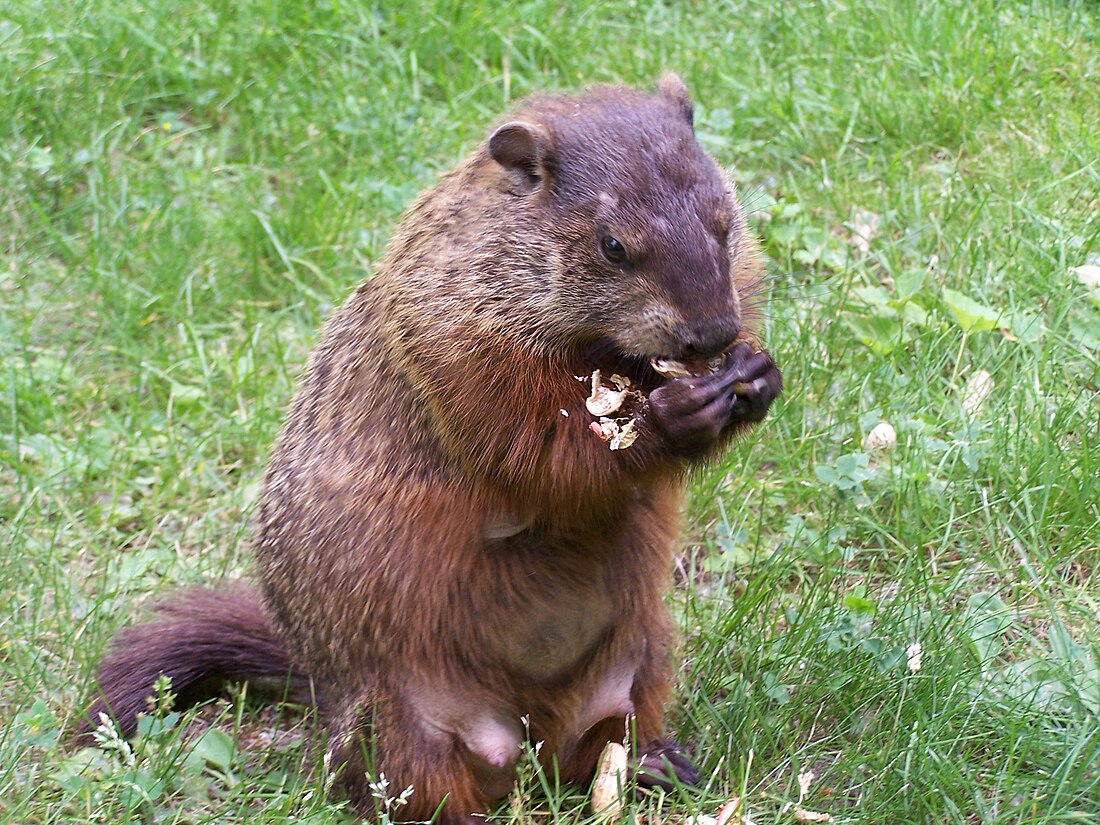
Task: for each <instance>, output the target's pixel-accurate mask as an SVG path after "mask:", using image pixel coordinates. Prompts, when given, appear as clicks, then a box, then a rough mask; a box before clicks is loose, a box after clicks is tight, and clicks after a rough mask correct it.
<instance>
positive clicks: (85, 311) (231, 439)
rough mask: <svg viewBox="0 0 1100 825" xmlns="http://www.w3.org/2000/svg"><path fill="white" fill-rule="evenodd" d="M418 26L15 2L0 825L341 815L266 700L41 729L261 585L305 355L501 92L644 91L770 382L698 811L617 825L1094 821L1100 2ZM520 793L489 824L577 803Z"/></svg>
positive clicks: (706, 658) (469, 141)
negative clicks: (193, 720) (746, 283)
mask: <svg viewBox="0 0 1100 825" xmlns="http://www.w3.org/2000/svg"><path fill="white" fill-rule="evenodd" d="M400 5H401V4H397V3H394V4H378V5H376V6H368V5H366V4H360V3H355V2H350V1H349V2H344V1H343V0H324V2H316V3H308V4H307V3H300V4H296V3H278V2H260V1H259V0H242V2H233V3H231V2H221V0H208V2H202V0H172V2H169V0H147V2H137V0H86V2H80V3H74V2H59V1H56V2H40V1H39V0H21V2H4V3H0V138H2V139H0V170H2V172H3V174H2V175H0V241H2V252H0V255H2V257H0V391H2V392H0V398H2V403H0V536H2V542H3V549H2V551H0V581H2V582H3V586H2V587H0V666H2V676H0V678H2V684H0V822H5V823H7V822H10V823H16V822H19V823H45V822H56V823H88V822H112V823H113V822H120V821H125V820H127V819H128V818H131V817H132V818H134V819H136V820H140V821H150V822H154V821H155V822H189V823H190V822H219V823H230V822H241V823H244V822H272V823H278V822H291V821H293V822H329V821H339V820H340V817H341V814H339V813H338V812H337V808H338V806H339V801H338V800H337V799H334V798H327V797H326V795H325V793H324V771H323V766H321V765H320V764H319V763H318V761H317V760H316V759H314V758H313V757H312V756H311V754H310V753H309V752H308V751H307V750H306V749H305V747H304V745H303V737H302V736H300V735H298V734H299V733H300V732H301V729H302V726H303V725H305V724H307V722H304V721H303V720H302V719H301V717H300V716H297V715H295V714H294V713H292V712H291V713H288V714H285V718H284V719H282V721H279V720H276V719H275V718H274V716H273V715H272V714H271V711H267V710H263V709H262V707H261V706H260V705H257V704H256V703H252V702H248V701H246V702H244V703H240V702H238V703H234V704H233V705H231V706H223V707H222V708H221V711H220V713H221V715H220V722H219V723H218V726H217V727H216V728H214V729H213V732H212V733H206V734H205V735H202V736H201V738H200V739H199V740H197V743H196V741H195V740H190V741H188V742H182V741H181V739H180V737H179V736H178V732H179V730H180V729H181V727H182V726H183V724H184V722H183V721H180V720H176V719H175V718H174V717H169V718H168V719H167V720H165V721H163V722H162V723H161V724H160V725H159V727H155V728H154V729H152V730H149V731H147V735H146V736H145V737H144V738H143V739H142V740H140V742H139V743H138V745H136V746H135V747H134V748H133V749H130V748H128V747H124V746H122V745H119V744H118V743H116V744H115V746H114V749H113V750H112V749H111V748H107V749H106V750H103V751H81V752H76V753H74V752H73V751H72V750H71V749H66V748H64V747H62V746H60V745H59V744H58V740H57V737H58V731H59V728H60V727H61V726H63V725H64V724H65V723H66V721H67V720H68V719H69V718H70V714H71V713H72V708H73V707H74V704H75V703H77V702H78V700H79V699H80V697H81V696H82V695H83V692H84V691H85V690H86V687H87V684H88V680H89V672H90V668H91V665H92V663H93V661H94V660H95V658H96V656H97V655H98V654H99V653H100V652H101V650H102V648H103V646H104V644H105V643H106V640H107V639H108V637H109V635H110V634H111V633H112V632H113V630H114V629H115V628H116V627H117V626H119V625H120V624H121V623H122V622H124V621H126V620H128V619H129V618H132V617H133V616H134V615H136V614H137V612H138V605H139V603H141V602H142V601H144V600H147V599H148V598H150V597H154V596H156V595H157V594H164V593H166V592H168V591H170V590H171V589H172V588H174V587H177V586H179V585H181V584H186V583H194V582H199V581H204V580H208V579H211V578H217V577H221V576H225V575H228V576H237V575H240V574H242V573H245V572H246V571H247V569H248V556H249V552H248V546H247V538H248V536H249V513H250V509H251V507H252V505H253V503H254V502H255V498H256V491H257V482H258V479H259V477H260V473H261V469H262V466H263V461H264V457H265V454H266V452H267V450H268V449H269V446H270V444H271V442H272V439H273V437H274V434H275V431H276V428H277V426H278V423H279V421H280V418H281V416H282V413H283V409H284V407H285V404H286V401H287V399H288V397H289V395H290V393H291V391H292V387H293V383H294V380H295V377H296V375H297V374H298V371H299V370H300V368H301V365H302V364H303V361H304V358H305V354H306V352H307V351H308V349H309V347H310V345H311V342H312V341H313V340H314V336H315V331H316V329H317V327H318V325H319V323H320V322H321V320H322V319H323V318H324V316H325V314H326V313H327V312H328V311H329V310H330V309H331V307H332V306H333V304H334V303H335V302H338V301H340V300H341V299H342V297H343V296H344V295H345V294H347V292H348V291H349V289H350V288H351V287H352V285H353V284H355V283H356V282H357V281H358V280H360V279H361V278H362V277H363V276H364V274H365V273H366V272H368V271H369V269H370V266H371V263H372V262H373V261H375V260H377V258H378V257H379V254H380V252H381V250H382V248H383V245H384V243H385V240H386V238H387V237H388V234H389V233H390V231H391V229H392V227H393V225H394V222H395V220H396V218H397V216H398V214H399V212H400V210H401V209H402V208H403V206H404V205H405V204H406V203H407V202H408V201H409V199H410V198H411V197H412V196H413V195H414V194H415V193H416V192H417V191H418V190H420V189H421V188H423V187H424V186H425V185H426V184H427V183H429V182H430V181H431V180H433V178H434V177H435V176H436V174H437V173H438V172H439V171H441V170H442V169H445V168H447V167H448V166H450V165H451V164H453V163H454V161H455V160H456V159H457V158H458V157H460V156H461V155H462V154H463V153H464V152H465V151H468V150H469V149H470V147H472V146H473V145H474V144H475V143H476V141H477V140H479V139H480V137H481V136H482V134H483V133H484V129H485V127H486V124H487V123H489V122H490V121H492V120H493V119H494V118H495V116H496V115H497V114H498V113H499V112H501V111H502V110H503V109H504V108H506V106H507V104H508V102H509V101H510V100H513V99H515V98H517V97H519V96H522V95H523V94H525V93H527V92H529V91H532V90H535V89H542V88H563V89H570V88H577V87H579V86H581V85H583V84H585V83H587V82H590V81H605V80H624V81H627V82H631V83H637V84H650V83H652V82H653V81H654V80H655V79H656V78H657V77H658V76H659V74H660V72H661V71H662V70H663V69H665V68H675V69H677V70H679V71H680V72H681V73H682V74H683V76H684V78H685V80H686V82H687V84H688V85H689V87H690V88H691V89H692V91H693V93H694V95H695V97H696V98H697V100H698V109H697V124H698V129H699V133H700V135H701V137H702V138H703V140H705V141H706V144H707V146H708V147H709V148H710V149H711V150H712V151H713V152H714V154H715V155H716V157H717V158H718V159H719V160H720V162H721V163H723V164H724V165H727V166H729V167H731V168H732V169H734V170H735V171H734V174H735V177H736V179H737V180H738V182H739V185H740V188H741V192H742V196H743V198H744V199H745V200H746V202H747V203H748V204H749V205H750V207H751V208H752V209H753V211H754V224H755V226H756V228H757V231H758V232H759V233H760V234H761V235H762V237H763V238H764V241H765V248H766V250H767V254H768V256H769V268H770V270H771V272H772V274H773V287H774V288H773V290H772V296H771V302H770V304H769V307H768V316H769V318H770V322H769V330H768V339H769V341H770V344H771V347H772V349H773V351H774V352H775V354H776V357H777V359H778V360H779V361H780V363H781V364H782V366H783V368H784V371H785V375H786V380H787V385H788V389H787V392H786V395H785V396H784V397H783V399H782V400H781V402H779V403H778V404H777V405H776V407H775V408H774V410H773V414H772V416H771V418H770V419H769V421H768V422H767V423H766V424H765V425H764V426H763V427H762V428H761V429H760V431H759V434H758V436H757V437H756V438H755V439H754V440H753V441H752V442H751V443H746V444H743V445H741V446H740V447H739V448H738V449H736V450H735V451H733V452H732V453H731V454H730V456H729V457H728V459H727V460H726V461H725V462H724V464H723V465H722V466H720V467H718V468H715V469H714V470H713V471H710V472H707V473H706V474H704V475H701V476H700V477H699V478H698V479H697V480H696V483H695V485H694V496H693V504H692V508H691V512H690V518H689V524H690V532H689V534H688V536H686V537H685V545H684V554H683V563H682V568H681V570H680V576H679V583H680V589H679V590H678V592H677V594H676V596H675V599H674V603H675V608H676V611H677V615H678V616H679V618H680V621H681V624H682V626H683V628H684V630H685V633H686V642H685V651H684V652H685V664H684V666H683V669H682V671H681V674H680V677H681V684H680V689H679V694H678V704H677V707H676V708H675V710H674V713H673V726H674V728H675V729H676V731H677V732H678V733H679V734H680V735H681V736H682V737H683V738H685V739H686V740H688V741H691V742H692V743H693V744H694V746H695V748H696V752H697V754H698V756H699V759H700V762H701V765H702V767H703V770H704V776H705V783H706V784H705V788H704V790H703V791H702V793H700V794H697V795H683V796H680V797H678V798H676V799H672V800H668V801H666V803H665V806H664V807H663V808H660V809H658V807H657V803H656V802H655V801H653V800H649V801H647V802H644V803H641V804H640V806H639V807H640V810H642V812H643V813H645V814H646V815H647V816H648V817H649V820H650V821H651V822H665V821H667V822H677V823H678V822H683V821H684V819H685V817H687V816H688V815H690V814H693V813H699V812H702V813H713V812H714V810H715V809H716V808H717V806H718V805H720V804H721V803H722V802H724V801H725V800H726V799H728V798H729V797H730V796H731V795H734V794H736V795H739V796H741V797H742V798H743V800H744V802H745V805H746V809H747V812H748V814H749V815H750V816H751V818H752V819H753V820H754V821H755V822H756V823H758V825H759V824H760V823H769V822H793V821H795V812H794V809H793V808H792V807H791V806H792V804H794V803H797V802H798V801H799V796H800V792H799V781H798V776H799V774H803V776H805V775H806V774H807V772H810V771H812V773H813V774H814V776H813V778H812V779H810V780H807V781H806V782H805V784H806V785H807V788H806V790H805V797H804V799H802V802H801V804H802V806H803V807H804V808H807V809H810V810H815V811H820V812H827V813H829V814H831V815H832V816H833V817H834V818H835V820H836V821H838V822H851V823H887V822H889V823H910V822H912V823H924V822H927V823H954V822H960V823H961V822H966V823H972V822H983V823H1050V822H1095V821H1098V820H1097V816H1098V815H1100V774H1098V772H1100V723H1098V721H1097V720H1098V713H1100V630H1098V626H1100V622H1098V617H1100V572H1098V570H1097V560H1098V556H1100V368H1098V362H1097V355H1098V352H1100V284H1097V283H1096V280H1097V274H1098V273H1100V269H1090V268H1089V267H1100V128H1098V127H1097V124H1098V123H1100V16H1098V14H1097V7H1096V4H1095V3H1075V2H1036V3H1017V2H1007V3H1006V2H993V0H977V1H976V2H968V3H963V2H958V3H947V2H935V3H925V2H916V0H901V2H886V1H885V0H879V1H878V2H876V1H875V0H861V1H860V0H851V2H839V0H826V2H820V3H802V2H797V3H796V2H790V3H777V2H774V0H772V1H771V2H729V3H723V2H717V3H715V2H706V3H702V2H700V3H695V2H683V3H680V2H676V3H653V4H650V3H640V2H638V3H635V2H600V3H594V4H590V5H588V6H587V7H586V9H585V10H584V11H583V12H572V11H564V10H562V9H561V8H560V4H559V3H551V2H543V1H542V0H532V2H525V3H511V4H501V5H500V6H488V5H485V6H479V5H477V4H465V3H459V2H452V0H435V2H427V3H424V4H422V5H421V7H420V8H418V9H415V10H411V11H410V10H399V6H400ZM1090 279H1091V280H1090ZM1090 283H1091V286H1090ZM1090 290H1093V291H1091V292H1090ZM983 373H984V374H985V376H987V377H984V378H983ZM968 387H969V388H970V390H969V392H968V389H967V388H968ZM983 388H984V389H983ZM880 422H888V423H889V424H890V425H892V427H893V428H894V430H895V432H896V444H895V445H893V446H892V447H890V446H875V445H874V444H873V443H870V442H868V441H867V437H868V435H869V434H870V433H871V432H872V431H873V430H875V428H876V426H877V425H879V424H880ZM877 432H878V433H879V434H880V435H881V434H882V432H883V429H882V428H879V429H878V430H877ZM917 645H919V655H918V647H917ZM218 712H219V711H218V709H217V708H215V709H208V710H207V711H205V714H206V717H209V718H213V717H214V716H215V715H217V714H218ZM288 726H290V728H291V729H290V731H289V732H287V727H288ZM190 729H191V730H198V731H201V730H203V729H204V728H203V727H202V726H201V725H199V726H195V725H192V726H191V728H190ZM238 734H239V735H238ZM523 783H524V784H523V788H524V791H522V792H520V793H517V795H516V797H515V799H514V800H513V803H512V804H511V805H510V806H509V807H508V808H506V809H505V810H503V811H502V812H501V813H500V814H499V816H500V819H501V820H504V821H507V820H509V819H513V818H514V819H515V820H517V821H519V820H527V819H530V818H531V817H532V816H533V815H536V814H537V815H542V814H546V813H547V812H550V811H555V812H557V813H558V818H559V819H560V821H564V822H569V821H581V820H582V819H584V817H586V816H587V814H586V813H585V808H584V799H583V797H582V796H581V795H578V794H573V795H570V794H567V793H564V792H558V791H551V792H550V793H549V794H544V793H542V792H540V791H539V790H538V789H539V788H540V786H541V785H542V784H543V781H542V779H540V777H538V776H532V775H531V774H530V772H529V771H528V772H527V774H526V775H525V778H524V780H523ZM398 790H399V789H390V791H389V793H390V795H391V796H396V793H397V791H398Z"/></svg>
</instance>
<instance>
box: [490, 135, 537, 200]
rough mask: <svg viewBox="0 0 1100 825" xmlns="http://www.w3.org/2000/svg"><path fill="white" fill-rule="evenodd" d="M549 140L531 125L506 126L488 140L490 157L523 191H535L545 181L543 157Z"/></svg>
mask: <svg viewBox="0 0 1100 825" xmlns="http://www.w3.org/2000/svg"><path fill="white" fill-rule="evenodd" d="M549 149H550V139H549V138H548V137H547V135H546V133H545V132H544V131H543V130H542V129H540V128H539V127H538V126H535V125H534V124H531V123H523V122H522V121H518V120H515V121H512V122H511V123H505V124H504V125H503V126H500V127H499V128H497V130H496V131H495V132H493V134H492V137H490V138H489V154H490V155H491V156H492V158H493V160H495V161H496V162H497V163H499V164H500V165H501V166H503V167H504V168H505V169H507V170H508V171H509V172H510V173H511V175H512V178H513V179H514V180H515V181H516V182H517V183H518V184H520V186H521V187H522V188H523V190H524V191H526V192H533V191H534V190H535V189H538V188H539V186H541V185H542V184H543V182H544V181H545V180H546V155H547V153H548V152H549Z"/></svg>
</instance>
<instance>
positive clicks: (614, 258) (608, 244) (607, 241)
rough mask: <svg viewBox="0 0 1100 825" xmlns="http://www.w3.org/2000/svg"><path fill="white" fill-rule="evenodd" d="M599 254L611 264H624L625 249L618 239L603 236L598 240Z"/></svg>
mask: <svg viewBox="0 0 1100 825" xmlns="http://www.w3.org/2000/svg"><path fill="white" fill-rule="evenodd" d="M600 252H602V253H603V256H604V257H605V258H607V260H608V261H610V262H611V263H613V264H624V263H626V247H625V246H623V242H622V241H620V240H619V239H618V238H613V237H611V236H610V235H604V236H603V237H602V238H600Z"/></svg>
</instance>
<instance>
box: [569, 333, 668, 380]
mask: <svg viewBox="0 0 1100 825" xmlns="http://www.w3.org/2000/svg"><path fill="white" fill-rule="evenodd" d="M654 360H660V359H655V358H654V357H652V356H648V355H631V354H630V353H627V352H624V351H623V350H622V349H620V348H619V347H618V345H616V344H615V342H614V341H611V340H610V339H602V340H600V341H597V342H596V343H595V344H593V345H592V346H590V347H589V348H588V349H587V350H586V351H585V353H584V372H585V374H590V373H591V372H592V371H593V370H600V371H601V372H602V373H603V374H605V375H616V374H617V375H622V376H625V377H626V378H629V379H630V383H631V385H632V386H634V387H636V388H638V389H640V390H641V391H642V392H643V393H649V392H650V391H651V390H653V389H656V387H658V386H659V385H660V384H661V382H662V381H664V380H665V379H664V376H662V375H661V374H660V373H658V372H657V371H656V370H655V369H653V364H652V362H653V361H654Z"/></svg>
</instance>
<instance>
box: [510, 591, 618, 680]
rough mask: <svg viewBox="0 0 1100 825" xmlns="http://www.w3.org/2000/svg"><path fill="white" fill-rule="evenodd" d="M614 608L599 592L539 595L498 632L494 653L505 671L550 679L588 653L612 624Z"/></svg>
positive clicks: (571, 668)
mask: <svg viewBox="0 0 1100 825" xmlns="http://www.w3.org/2000/svg"><path fill="white" fill-rule="evenodd" d="M612 614H613V609H612V607H611V605H610V604H609V603H608V602H607V601H606V600H604V599H602V598H600V596H599V594H585V593H580V594H578V593H570V592H566V591H563V592H560V593H558V592H554V591H553V590H551V591H550V592H549V593H545V594H540V595H539V596H538V597H536V598H535V599H532V601H531V602H530V603H529V604H528V605H527V606H526V608H523V607H521V608H520V611H519V612H518V613H517V615H516V616H515V622H514V625H513V627H512V631H511V632H509V633H506V634H502V636H501V639H500V641H499V642H498V644H499V646H500V650H499V651H498V655H499V656H500V658H501V660H502V662H501V663H502V664H503V665H504V666H505V667H506V668H507V669H508V670H510V671H512V672H513V673H515V674H517V675H521V676H523V677H526V678H528V679H532V680H535V681H552V680H554V679H556V678H557V677H559V676H561V675H563V674H565V673H568V672H570V671H572V670H573V669H574V668H575V667H576V666H577V665H578V664H579V663H580V662H581V661H582V660H583V659H585V658H586V657H588V656H589V655H590V654H591V653H592V651H593V650H594V649H595V647H596V646H597V645H598V644H599V642H600V640H601V639H602V638H603V637H604V636H605V635H606V634H607V632H608V630H609V629H610V628H611V626H612V623H613V615H612Z"/></svg>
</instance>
